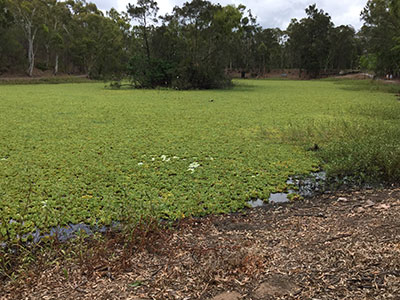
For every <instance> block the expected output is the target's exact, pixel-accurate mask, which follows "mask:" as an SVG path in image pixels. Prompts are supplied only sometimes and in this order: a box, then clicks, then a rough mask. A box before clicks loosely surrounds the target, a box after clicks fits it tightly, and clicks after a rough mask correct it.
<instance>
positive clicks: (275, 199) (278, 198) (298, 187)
mask: <svg viewBox="0 0 400 300" xmlns="http://www.w3.org/2000/svg"><path fill="white" fill-rule="evenodd" d="M286 184H288V185H289V186H290V187H291V188H292V189H290V190H288V192H286V193H272V194H271V195H270V196H269V198H268V202H265V201H264V200H262V199H255V200H251V201H248V202H247V204H249V205H250V206H251V207H252V208H256V207H263V206H266V205H267V203H272V204H281V203H287V202H289V201H290V198H291V197H290V195H292V194H297V195H300V196H302V197H304V198H310V197H313V196H315V195H317V194H319V193H323V192H326V191H327V190H326V188H327V186H328V184H327V176H326V172H324V171H319V172H312V173H310V175H309V176H305V177H304V176H293V177H290V178H289V179H288V180H287V181H286Z"/></svg>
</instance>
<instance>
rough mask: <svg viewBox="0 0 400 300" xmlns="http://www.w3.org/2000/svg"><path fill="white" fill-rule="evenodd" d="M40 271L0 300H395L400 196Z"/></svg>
mask: <svg viewBox="0 0 400 300" xmlns="http://www.w3.org/2000/svg"><path fill="white" fill-rule="evenodd" d="M146 238H147V239H146V241H144V240H143V243H136V244H135V245H136V246H135V247H130V248H129V247H128V248H129V249H127V247H126V246H125V247H124V246H123V245H124V243H122V241H121V240H119V239H118V238H117V237H116V236H115V235H110V236H108V237H106V239H105V241H103V242H101V243H100V244H99V243H93V245H91V246H90V247H89V249H87V250H86V251H85V252H84V253H82V254H81V255H80V259H71V260H67V259H58V260H57V259H55V260H53V261H52V262H51V264H50V263H47V264H46V263H44V264H43V263H38V264H37V265H36V266H35V267H33V268H32V270H31V271H30V273H28V274H27V276H26V277H24V278H21V279H20V280H19V281H17V282H4V283H3V285H1V286H0V287H1V288H0V299H137V300H138V299H214V300H239V299H258V300H260V299H400V188H391V189H385V190H379V191H377V190H364V191H357V192H351V193H350V192H349V193H338V194H334V195H323V196H319V197H316V198H314V199H310V200H304V201H299V202H295V203H289V204H284V205H268V206H266V207H265V208H264V207H263V208H257V209H249V210H246V211H244V212H241V213H235V214H231V215H220V216H209V217H206V218H199V219H190V220H184V221H182V222H181V223H180V224H177V225H176V226H175V227H174V228H172V229H168V230H167V229H165V230H160V231H157V230H154V231H152V232H150V231H149V232H147V233H146Z"/></svg>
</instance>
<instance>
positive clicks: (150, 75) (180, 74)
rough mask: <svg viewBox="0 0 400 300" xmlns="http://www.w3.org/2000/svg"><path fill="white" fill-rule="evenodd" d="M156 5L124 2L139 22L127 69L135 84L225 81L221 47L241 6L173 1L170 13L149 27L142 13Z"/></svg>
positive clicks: (152, 12) (205, 85) (183, 85)
mask: <svg viewBox="0 0 400 300" xmlns="http://www.w3.org/2000/svg"><path fill="white" fill-rule="evenodd" d="M157 11H158V8H157V6H156V5H155V4H154V3H153V2H152V1H140V2H139V3H138V6H130V8H129V13H130V14H131V16H132V17H133V18H135V19H137V20H138V21H139V22H140V26H139V27H138V28H137V32H138V36H139V47H138V48H137V52H138V53H139V54H137V53H136V52H135V54H134V55H133V57H132V59H131V62H130V65H129V69H128V75H129V76H130V77H131V78H132V81H133V82H135V84H136V86H139V87H155V86H168V87H173V88H178V89H210V88H220V87H225V86H227V85H229V83H230V80H229V78H228V76H227V75H226V74H225V67H226V65H227V63H228V61H227V56H226V54H225V50H227V49H229V45H230V41H231V40H232V39H233V37H234V35H235V30H236V29H238V27H239V24H240V21H241V18H242V14H241V11H240V10H239V9H237V8H236V7H234V6H229V5H228V6H225V7H222V6H220V5H219V4H218V5H214V4H212V3H211V2H209V1H202V0H196V1H192V2H187V3H185V4H184V5H183V7H182V8H179V7H176V8H175V9H174V13H173V15H171V16H167V17H165V18H164V19H163V25H162V26H160V27H159V28H157V29H154V28H152V27H151V26H149V25H148V23H149V21H148V20H147V19H148V18H149V17H150V16H152V17H154V16H156V13H157ZM174 44H175V45H174Z"/></svg>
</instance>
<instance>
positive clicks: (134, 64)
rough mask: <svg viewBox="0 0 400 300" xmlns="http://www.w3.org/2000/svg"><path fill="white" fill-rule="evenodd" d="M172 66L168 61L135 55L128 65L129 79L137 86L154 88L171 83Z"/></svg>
mask: <svg viewBox="0 0 400 300" xmlns="http://www.w3.org/2000/svg"><path fill="white" fill-rule="evenodd" d="M173 72H174V69H173V66H172V65H171V64H170V63H169V62H168V61H163V60H161V59H156V58H150V61H149V60H147V58H146V57H144V56H141V55H135V56H133V57H132V58H131V60H130V62H129V66H128V74H129V79H130V81H131V82H132V84H133V85H134V86H135V87H137V88H155V87H161V86H165V87H168V86H170V85H171V82H172V76H173Z"/></svg>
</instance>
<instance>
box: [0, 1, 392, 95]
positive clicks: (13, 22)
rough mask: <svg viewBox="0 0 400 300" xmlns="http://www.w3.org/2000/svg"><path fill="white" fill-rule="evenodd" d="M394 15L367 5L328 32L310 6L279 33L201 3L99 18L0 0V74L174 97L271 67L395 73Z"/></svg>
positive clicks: (321, 14) (44, 4)
mask: <svg viewBox="0 0 400 300" xmlns="http://www.w3.org/2000/svg"><path fill="white" fill-rule="evenodd" d="M399 7H400V4H399V1H398V0H369V1H368V2H367V4H366V6H365V8H364V10H363V11H362V12H361V17H362V18H363V20H364V22H365V23H364V26H363V27H362V29H361V30H360V31H359V32H356V30H355V29H354V28H352V27H351V26H348V25H339V26H335V25H334V24H333V23H332V20H331V17H330V16H329V14H328V13H327V12H325V11H323V10H321V9H318V8H317V6H316V5H315V4H314V5H310V6H309V7H307V8H306V9H305V17H304V18H302V19H300V20H296V19H293V20H292V21H291V22H290V24H289V26H288V28H286V29H285V30H283V29H279V28H262V27H261V26H260V25H259V24H258V23H257V18H256V16H255V15H254V14H253V12H252V11H251V10H249V9H247V8H246V7H245V6H243V5H238V6H235V5H226V6H222V5H220V4H214V3H212V2H210V1H207V0H192V1H188V2H185V3H184V4H182V5H181V6H176V7H175V8H174V9H173V11H172V12H170V13H169V14H166V15H164V16H160V15H159V8H158V4H157V2H156V1H154V0H137V1H136V2H135V3H132V4H129V5H128V6H127V8H126V11H125V12H118V11H116V10H115V9H111V10H110V11H108V12H106V13H104V12H103V11H101V10H99V9H98V8H97V6H96V5H95V4H94V3H91V2H90V1H87V0H66V1H59V0H0V40H1V43H0V75H1V74H2V73H5V74H8V73H11V74H13V73H20V72H21V71H25V72H26V73H27V74H28V75H29V76H34V75H35V72H38V70H41V71H45V72H46V71H47V72H50V73H51V74H54V75H56V74H59V73H63V74H66V73H67V74H87V75H88V76H90V77H91V78H104V79H107V78H108V79H110V78H114V79H121V78H129V79H130V80H131V82H132V84H133V85H134V86H135V87H139V88H153V87H157V86H165V87H174V88H177V89H192V88H196V89H197V88H219V87H225V86H229V85H230V75H231V74H232V73H233V72H241V73H242V74H246V73H252V74H254V75H256V74H257V75H262V74H265V73H267V72H269V71H271V70H273V69H281V70H282V69H299V70H300V73H301V74H303V76H306V77H309V78H315V77H320V76H323V75H325V74H328V73H329V72H339V71H340V70H357V69H360V68H361V69H367V70H373V71H375V72H376V73H377V74H387V73H391V74H393V75H399V69H400V8H399Z"/></svg>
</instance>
